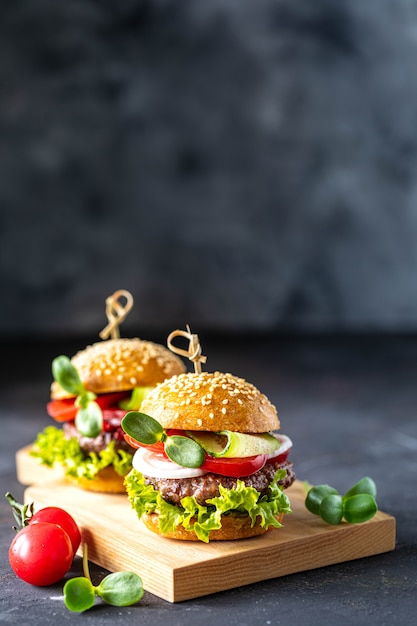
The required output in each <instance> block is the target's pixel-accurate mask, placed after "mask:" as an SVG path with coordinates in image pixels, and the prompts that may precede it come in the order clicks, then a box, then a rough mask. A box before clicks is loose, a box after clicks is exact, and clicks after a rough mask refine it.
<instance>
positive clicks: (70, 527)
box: [29, 506, 81, 554]
mask: <svg viewBox="0 0 417 626" xmlns="http://www.w3.org/2000/svg"><path fill="white" fill-rule="evenodd" d="M40 522H48V523H49V524H56V525H57V526H60V527H61V528H62V529H63V530H65V532H66V533H67V535H68V536H69V538H70V541H71V545H72V550H73V553H74V554H75V553H76V552H77V550H78V548H79V545H80V543H81V533H80V529H79V528H78V526H77V523H76V521H75V520H74V518H73V517H71V515H70V514H69V513H67V511H64V509H60V508H59V507H57V506H46V507H44V508H43V509H40V510H39V511H37V512H36V513H34V514H33V515H32V517H31V518H30V520H29V524H39V523H40Z"/></svg>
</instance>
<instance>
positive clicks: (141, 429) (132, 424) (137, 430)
mask: <svg viewBox="0 0 417 626" xmlns="http://www.w3.org/2000/svg"><path fill="white" fill-rule="evenodd" d="M121 425H122V428H123V430H124V431H125V432H126V433H127V434H128V435H130V437H133V439H136V441H140V442H141V443H144V444H145V445H147V446H148V445H152V444H153V443H156V442H157V441H161V440H162V441H163V439H164V438H165V432H164V429H163V428H162V426H161V424H160V423H159V422H157V421H156V420H155V419H154V418H153V417H151V416H150V415H146V414H145V413H139V412H138V411H129V413H126V415H125V416H124V418H123V419H122V423H121Z"/></svg>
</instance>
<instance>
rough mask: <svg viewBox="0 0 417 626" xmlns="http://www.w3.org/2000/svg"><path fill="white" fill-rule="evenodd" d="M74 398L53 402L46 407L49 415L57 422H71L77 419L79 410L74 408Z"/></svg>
mask: <svg viewBox="0 0 417 626" xmlns="http://www.w3.org/2000/svg"><path fill="white" fill-rule="evenodd" d="M74 402H75V399H74V398H66V399H65V400H51V402H48V404H47V405H46V410H47V413H48V415H50V416H51V417H53V418H54V420H55V421H57V422H71V421H72V420H74V419H75V415H76V413H77V408H76V407H75V406H74Z"/></svg>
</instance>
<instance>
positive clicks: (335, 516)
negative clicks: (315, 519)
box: [320, 493, 343, 525]
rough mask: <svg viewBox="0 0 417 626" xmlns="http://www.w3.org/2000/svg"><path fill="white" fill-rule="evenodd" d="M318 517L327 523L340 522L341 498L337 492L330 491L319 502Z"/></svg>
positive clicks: (341, 514) (341, 511)
mask: <svg viewBox="0 0 417 626" xmlns="http://www.w3.org/2000/svg"><path fill="white" fill-rule="evenodd" d="M320 517H321V518H322V519H323V520H324V521H325V522H327V523H328V524H334V525H336V524H340V522H341V521H342V519H343V498H342V496H341V495H339V494H334V493H330V494H328V495H327V496H325V497H324V498H323V500H322V501H321V504H320Z"/></svg>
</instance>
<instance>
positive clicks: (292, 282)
mask: <svg viewBox="0 0 417 626" xmlns="http://www.w3.org/2000/svg"><path fill="white" fill-rule="evenodd" d="M416 26H417V2H413V1H411V0H396V1H395V2H394V1H392V0H366V2H364V1H363V0H344V1H343V0H333V1H331V0H314V2H312V0H297V1H292V2H288V1H284V0H256V2H253V0H210V1H207V2H195V1H192V0H123V2H113V1H104V0H101V1H99V0H72V1H71V0H68V1H65V2H56V0H3V1H2V2H1V4H0V46H1V49H0V52H1V53H0V90H1V97H0V211H1V218H0V259H1V283H0V288H1V294H2V304H1V307H0V334H2V335H4V334H19V333H34V334H45V333H50V334H55V333H61V332H69V333H78V332H89V333H90V332H92V333H95V332H96V331H97V332H98V331H99V330H100V329H101V328H102V326H103V325H104V323H105V319H104V300H105V298H106V296H107V295H109V294H110V293H112V292H113V291H114V290H116V289H119V288H125V289H129V290H130V291H131V292H132V293H133V295H134V297H135V301H136V304H135V309H134V311H133V312H132V313H131V317H130V318H129V319H130V322H129V324H130V323H131V324H135V325H139V326H141V325H143V326H144V327H146V328H149V327H151V328H156V329H163V330H164V331H165V330H170V329H171V328H173V327H176V326H180V327H184V325H185V324H186V323H190V324H191V325H192V327H193V328H194V329H195V330H196V331H201V330H204V329H221V330H226V331H227V330H229V329H237V330H239V329H243V330H250V329H254V330H260V331H263V330H266V331H270V330H279V329H286V328H291V329H294V330H299V329H303V330H305V329H309V330H323V329H329V328H330V329H342V330H358V329H360V330H363V329H382V330H393V329H394V330H398V329H399V330H403V329H415V328H416V327H417V247H416V235H417V206H416V198H417V187H416V165H417V154H416V147H417V134H416V133H417V131H416V129H417V81H416V77H415V76H416V74H415V72H416V63H415V59H416V58H417V39H416V37H415V32H416ZM127 324H128V323H127ZM129 324H128V325H127V327H126V328H127V329H128V328H129Z"/></svg>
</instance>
